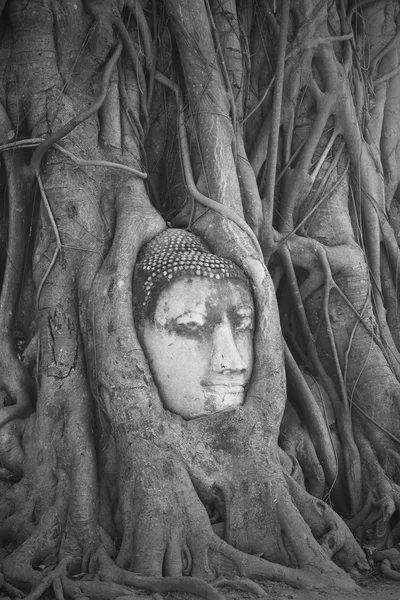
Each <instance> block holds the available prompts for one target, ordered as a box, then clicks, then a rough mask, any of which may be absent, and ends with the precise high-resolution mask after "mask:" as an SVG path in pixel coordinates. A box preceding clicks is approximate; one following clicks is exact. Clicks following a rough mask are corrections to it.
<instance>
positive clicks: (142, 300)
mask: <svg viewBox="0 0 400 600" xmlns="http://www.w3.org/2000/svg"><path fill="white" fill-rule="evenodd" d="M188 276H189V277H205V278H208V279H216V280H218V279H239V280H241V281H244V282H245V283H247V284H249V281H248V279H247V277H246V275H245V274H244V272H243V271H241V269H239V267H237V266H236V265H235V264H234V263H233V262H231V261H230V260H227V259H225V258H220V257H219V256H216V255H215V254H212V252H211V251H210V250H209V249H208V247H207V246H206V244H205V243H204V242H203V241H202V240H200V239H199V238H198V237H197V236H195V235H193V234H192V233H189V232H188V231H186V230H184V229H166V230H165V231H163V232H162V233H160V234H158V235H157V236H155V237H154V238H153V239H152V240H151V241H150V242H148V243H147V244H145V246H143V248H142V249H141V251H140V252H139V256H138V260H137V263H136V267H135V273H134V280H133V310H134V318H135V323H136V325H139V326H140V325H141V324H142V323H143V320H144V319H148V320H150V321H152V320H153V317H154V312H155V309H156V305H157V300H158V298H159V296H160V293H161V291H162V290H163V289H164V288H166V287H167V286H168V285H170V284H171V283H173V282H174V281H176V280H177V279H180V278H182V277H188Z"/></svg>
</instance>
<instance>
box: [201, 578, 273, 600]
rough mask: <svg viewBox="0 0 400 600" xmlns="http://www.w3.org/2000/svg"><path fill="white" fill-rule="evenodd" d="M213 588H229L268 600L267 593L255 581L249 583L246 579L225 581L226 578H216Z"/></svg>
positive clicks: (249, 580)
mask: <svg viewBox="0 0 400 600" xmlns="http://www.w3.org/2000/svg"><path fill="white" fill-rule="evenodd" d="M213 585H214V587H223V586H226V587H231V588H234V589H236V590H242V591H244V592H251V593H252V594H254V595H255V596H258V597H259V598H269V595H268V594H267V592H266V591H265V590H264V589H263V588H262V587H261V586H260V585H258V583H256V582H255V581H251V579H248V578H247V577H232V579H227V578H226V577H218V579H216V580H215V581H214V583H213Z"/></svg>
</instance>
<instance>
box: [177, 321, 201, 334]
mask: <svg viewBox="0 0 400 600" xmlns="http://www.w3.org/2000/svg"><path fill="white" fill-rule="evenodd" d="M203 327H204V325H203V324H202V323H199V322H198V321H187V322H186V323H177V324H176V330H177V331H178V332H179V331H182V332H188V333H190V332H193V333H194V332H196V331H199V330H201V329H202V328H203Z"/></svg>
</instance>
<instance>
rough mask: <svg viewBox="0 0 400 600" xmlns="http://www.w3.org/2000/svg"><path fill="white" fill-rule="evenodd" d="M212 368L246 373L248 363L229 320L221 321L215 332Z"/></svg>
mask: <svg viewBox="0 0 400 600" xmlns="http://www.w3.org/2000/svg"><path fill="white" fill-rule="evenodd" d="M211 368H212V370H213V371H214V372H215V373H244V372H245V371H246V365H245V363H244V361H243V358H242V357H241V355H240V353H239V350H238V347H237V345H236V342H235V338H234V334H233V331H232V327H231V325H230V323H229V321H227V320H226V321H223V322H222V323H219V324H218V325H217V326H216V327H215V329H214V334H213V343H212V356H211Z"/></svg>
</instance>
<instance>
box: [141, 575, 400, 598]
mask: <svg viewBox="0 0 400 600" xmlns="http://www.w3.org/2000/svg"><path fill="white" fill-rule="evenodd" d="M258 583H259V584H260V586H261V587H262V588H263V589H264V590H265V592H266V595H265V596H256V595H255V594H252V593H250V592H245V591H240V590H232V589H229V588H227V587H223V588H219V591H220V592H221V593H222V594H223V596H224V597H225V599H226V600H254V599H255V598H262V597H264V598H265V600H267V599H270V600H320V599H321V600H350V599H353V598H354V600H364V599H365V600H400V581H389V580H383V579H380V578H379V577H375V576H373V575H370V576H367V577H365V578H363V579H362V580H361V581H360V590H359V591H358V592H344V591H337V590H316V591H310V590H296V589H294V588H292V587H290V586H289V585H286V584H285V583H277V582H272V581H264V582H258ZM153 597H154V596H151V595H144V596H143V598H149V599H150V598H153ZM138 598H139V596H138ZM155 598H156V599H157V600H161V597H160V596H157V595H156V596H155ZM162 598H164V600H194V598H196V596H193V595H191V594H180V593H178V594H177V593H169V594H166V595H163V596H162Z"/></svg>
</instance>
